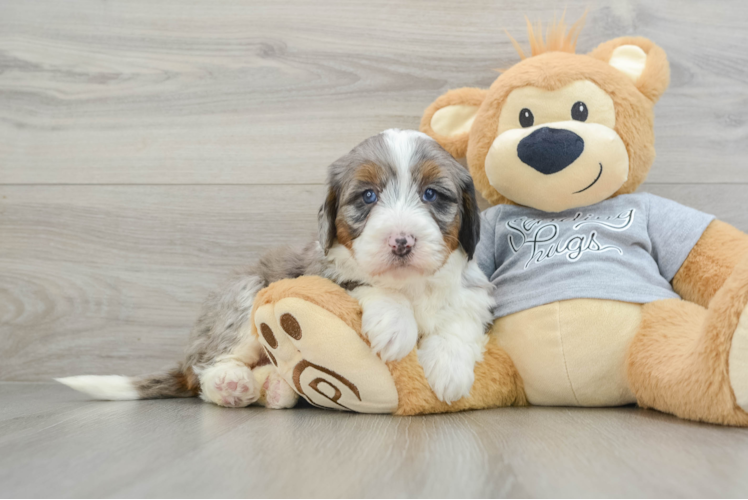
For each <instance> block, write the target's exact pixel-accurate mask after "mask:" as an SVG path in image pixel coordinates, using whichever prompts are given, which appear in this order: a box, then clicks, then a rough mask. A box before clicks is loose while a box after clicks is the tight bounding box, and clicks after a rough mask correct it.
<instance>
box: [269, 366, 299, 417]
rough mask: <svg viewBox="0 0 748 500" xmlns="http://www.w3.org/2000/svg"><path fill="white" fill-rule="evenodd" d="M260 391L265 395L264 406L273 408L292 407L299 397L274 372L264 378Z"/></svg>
mask: <svg viewBox="0 0 748 500" xmlns="http://www.w3.org/2000/svg"><path fill="white" fill-rule="evenodd" d="M262 391H263V392H264V396H265V406H266V407H267V408H272V409H274V410H281V409H284V408H293V407H294V406H296V401H298V399H299V396H298V395H297V394H296V392H294V390H293V389H291V386H290V385H288V384H287V383H286V381H285V380H283V377H281V376H280V374H278V373H276V372H273V373H271V374H270V375H269V376H268V378H266V379H265V383H264V384H262Z"/></svg>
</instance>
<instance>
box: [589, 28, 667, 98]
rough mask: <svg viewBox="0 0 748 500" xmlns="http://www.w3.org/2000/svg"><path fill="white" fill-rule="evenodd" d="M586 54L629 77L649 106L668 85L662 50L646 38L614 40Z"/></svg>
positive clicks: (665, 60)
mask: <svg viewBox="0 0 748 500" xmlns="http://www.w3.org/2000/svg"><path fill="white" fill-rule="evenodd" d="M589 55H590V56H591V57H594V58H596V59H600V60H602V61H605V62H607V63H608V64H610V65H611V66H613V67H614V68H616V69H617V70H619V71H621V72H622V73H623V74H624V75H626V76H627V77H628V78H631V79H632V80H633V81H634V84H635V85H636V87H637V88H638V89H639V91H640V92H641V93H642V94H644V95H645V96H647V98H649V100H650V101H652V102H653V103H654V102H657V100H658V99H659V98H660V96H661V95H662V93H663V92H665V89H667V86H668V84H669V83H670V65H669V64H668V62H667V56H666V55H665V51H664V50H662V49H661V48H660V47H658V46H657V45H655V44H654V43H652V41H651V40H648V39H646V38H642V37H621V38H615V39H613V40H610V41H608V42H605V43H603V44H600V45H599V46H598V47H597V48H596V49H595V50H593V51H592V52H590V53H589Z"/></svg>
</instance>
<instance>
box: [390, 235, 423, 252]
mask: <svg viewBox="0 0 748 500" xmlns="http://www.w3.org/2000/svg"><path fill="white" fill-rule="evenodd" d="M387 243H388V244H389V245H390V249H392V253H393V254H395V255H397V256H398V257H405V256H406V255H408V254H409V253H410V252H411V250H412V249H413V245H415V244H416V239H415V238H414V237H413V236H410V235H398V236H390V237H389V239H388V240H387Z"/></svg>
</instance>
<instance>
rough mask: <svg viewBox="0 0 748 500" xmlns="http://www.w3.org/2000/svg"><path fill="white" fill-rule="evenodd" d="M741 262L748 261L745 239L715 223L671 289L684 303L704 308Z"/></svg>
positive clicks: (728, 228) (747, 248) (689, 256)
mask: <svg viewBox="0 0 748 500" xmlns="http://www.w3.org/2000/svg"><path fill="white" fill-rule="evenodd" d="M744 259H748V235H746V234H745V233H744V232H742V231H740V230H738V229H736V228H734V227H732V226H731V225H729V224H727V223H726V222H722V221H719V220H715V221H713V222H712V223H711V224H709V226H708V227H707V228H706V231H704V234H703V235H701V238H700V239H699V241H698V243H696V245H695V246H694V247H693V249H692V250H691V253H689V254H688V258H687V259H686V261H685V262H684V263H683V265H682V266H681V268H680V269H679V270H678V272H677V273H676V275H675V277H674V278H673V289H674V290H675V292H676V293H677V294H678V295H680V296H681V297H683V298H684V299H685V300H688V301H691V302H695V303H697V304H700V305H702V306H704V307H707V306H708V305H709V301H710V300H711V299H712V297H713V296H714V294H715V293H716V292H717V290H719V289H720V288H721V287H722V285H723V284H724V282H725V281H726V280H727V278H728V277H729V276H730V274H732V270H733V269H734V268H735V266H736V265H737V264H738V263H739V262H741V261H742V260H744Z"/></svg>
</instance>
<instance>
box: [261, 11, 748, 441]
mask: <svg viewBox="0 0 748 500" xmlns="http://www.w3.org/2000/svg"><path fill="white" fill-rule="evenodd" d="M579 27H580V25H579V24H576V25H574V26H573V27H572V28H571V29H570V30H569V32H568V33H567V32H566V28H565V26H564V23H563V20H562V21H561V22H560V23H559V24H557V25H555V26H552V27H551V29H550V30H549V31H548V35H547V37H546V39H545V40H544V39H543V38H542V36H540V35H536V34H535V33H533V30H532V29H530V39H531V48H532V53H531V56H529V57H525V54H524V53H523V52H522V51H521V49H520V48H519V46H518V45H517V44H516V42H515V46H516V47H517V48H518V51H519V52H520V57H521V59H522V60H521V61H520V62H519V63H517V64H515V65H514V66H513V67H511V68H509V69H507V70H506V71H504V72H503V73H502V74H501V75H500V76H499V77H498V78H497V79H496V81H495V82H494V83H493V85H491V87H490V88H489V89H487V90H486V89H477V88H462V89H457V90H451V91H449V92H447V93H446V94H444V95H442V96H441V97H439V98H438V99H437V100H436V101H435V102H434V103H433V104H431V105H430V106H429V107H428V109H427V110H426V111H425V114H424V116H423V119H422V122H421V130H422V131H423V132H425V133H427V134H428V135H430V136H431V137H432V138H434V139H435V140H436V141H438V142H439V143H440V144H441V145H442V146H443V147H444V148H445V149H447V150H448V151H449V152H450V153H451V154H452V155H453V156H455V157H456V158H465V159H466V161H467V165H468V168H469V170H470V173H471V175H472V177H473V179H474V182H475V185H476V187H477V189H478V190H479V191H480V192H481V193H482V194H483V196H484V198H485V199H486V200H488V201H489V202H490V203H491V205H493V206H492V207H491V208H489V209H488V210H487V211H486V212H484V214H483V220H482V227H481V241H480V243H479V248H478V251H477V252H476V258H478V259H479V264H480V267H481V268H482V269H483V271H484V272H485V273H486V274H487V275H488V276H489V278H490V279H491V281H492V282H493V283H494V284H495V285H496V299H497V306H496V309H495V310H494V316H495V318H496V319H495V322H494V324H493V327H492V329H491V330H490V332H489V336H490V338H489V341H488V344H487V347H486V352H485V353H484V359H483V362H481V363H479V364H478V365H477V366H476V373H475V384H474V386H473V389H472V391H471V394H470V396H469V397H467V398H463V399H462V400H459V401H457V402H455V403H452V404H451V405H447V404H445V403H442V402H440V401H438V400H437V399H436V398H435V396H434V395H433V393H432V392H431V390H430V389H429V386H428V383H427V382H426V380H425V377H424V375H423V370H422V369H421V368H420V366H419V365H418V360H417V357H416V353H415V352H412V353H411V354H410V355H408V356H407V357H406V358H404V359H403V360H401V361H399V362H394V363H386V364H385V363H383V362H382V361H381V360H379V358H378V357H377V356H376V355H374V354H372V353H371V351H370V350H369V349H368V343H367V340H366V339H365V338H364V337H363V336H362V335H361V334H360V331H361V325H360V321H361V311H360V308H359V307H358V304H357V303H356V302H355V300H353V299H352V298H350V297H349V296H348V295H347V294H346V293H345V291H343V290H342V289H340V288H339V287H337V286H336V285H334V284H332V283H331V282H329V281H326V280H324V279H321V278H312V277H304V278H298V279H296V280H287V281H282V282H278V283H276V284H274V285H271V286H270V287H269V288H268V289H266V290H264V291H263V292H261V293H260V295H259V296H258V298H257V301H256V305H255V310H254V313H253V319H252V327H253V333H254V334H255V335H258V336H259V338H260V340H261V342H262V343H263V345H264V347H265V349H266V352H267V355H268V357H269V359H270V361H271V362H272V363H273V364H274V365H275V366H276V367H277V368H278V370H279V372H280V373H281V375H282V376H283V378H284V379H285V380H286V381H287V382H288V383H289V384H290V385H291V386H292V387H293V388H294V389H295V390H296V391H297V392H298V393H299V394H300V395H301V396H303V397H305V398H306V399H307V400H308V401H309V402H310V403H312V404H314V405H318V406H322V407H327V408H336V409H340V410H352V411H359V412H391V413H397V414H418V413H436V412H444V411H459V410H465V409H478V408H488V407H497V406H509V405H525V404H528V403H529V404H536V405H563V406H616V405H623V404H630V403H638V404H639V405H640V406H642V407H650V408H654V409H657V410H660V411H663V412H668V413H671V414H674V415H677V416H679V417H681V418H686V419H691V420H699V421H704V422H712V423H718V424H726V425H740V426H746V425H748V413H746V410H748V312H746V309H747V305H748V236H746V235H745V234H744V233H742V232H741V231H739V230H737V229H735V228H733V227H732V226H730V225H728V224H726V223H724V222H720V221H718V220H715V219H714V218H713V217H712V216H710V215H707V214H703V213H701V212H698V211H696V210H694V209H691V208H688V207H685V206H683V205H680V204H677V203H675V202H672V201H669V200H666V199H663V198H659V197H656V196H653V195H650V194H646V193H635V191H636V189H637V187H639V186H640V185H641V183H642V182H643V181H644V180H645V178H646V175H647V173H648V171H649V169H650V167H651V165H652V163H653V161H654V156H655V150H654V127H653V120H654V117H653V107H654V104H655V103H656V102H657V100H658V99H659V98H660V96H661V95H662V93H663V92H664V91H665V89H666V88H667V86H668V83H669V66H668V62H667V58H666V55H665V52H664V51H663V50H662V49H661V48H659V47H658V46H656V45H655V44H654V43H652V42H651V41H649V40H647V39H644V38H635V37H623V38H616V39H614V40H610V41H608V42H605V43H603V44H602V45H600V46H599V47H597V48H596V49H595V50H593V51H592V52H590V53H589V54H586V55H581V54H575V44H576V36H578V33H579Z"/></svg>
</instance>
